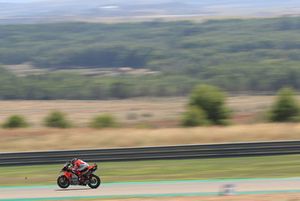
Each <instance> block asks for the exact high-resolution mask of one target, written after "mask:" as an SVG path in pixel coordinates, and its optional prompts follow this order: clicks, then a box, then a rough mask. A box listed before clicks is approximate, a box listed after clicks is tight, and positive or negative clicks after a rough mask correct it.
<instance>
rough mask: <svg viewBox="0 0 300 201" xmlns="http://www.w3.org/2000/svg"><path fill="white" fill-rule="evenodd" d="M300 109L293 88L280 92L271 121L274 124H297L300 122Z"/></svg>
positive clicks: (273, 107) (270, 117) (272, 110)
mask: <svg viewBox="0 0 300 201" xmlns="http://www.w3.org/2000/svg"><path fill="white" fill-rule="evenodd" d="M299 117H300V107H299V104H298V102H297V100H296V98H295V92H294V91H293V89H291V88H283V89H281V90H280V91H279V92H278V95H277V99H276V101H275V103H274V104H273V106H272V108H271V111H270V115H269V119H270V121H272V122H295V121H299V120H300V118H299Z"/></svg>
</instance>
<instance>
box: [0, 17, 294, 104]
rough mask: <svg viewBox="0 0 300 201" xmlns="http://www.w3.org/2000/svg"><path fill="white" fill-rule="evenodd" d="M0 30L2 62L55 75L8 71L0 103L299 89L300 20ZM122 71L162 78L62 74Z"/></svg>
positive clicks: (9, 27)
mask: <svg viewBox="0 0 300 201" xmlns="http://www.w3.org/2000/svg"><path fill="white" fill-rule="evenodd" d="M0 29H1V33H0V63H2V64H3V65H4V66H7V65H8V66H11V65H19V64H24V63H26V64H27V65H32V66H33V67H35V68H36V69H46V70H47V72H48V73H49V71H50V72H53V73H50V74H45V75H44V74H43V73H42V74H41V75H37V76H34V75H32V76H28V77H25V78H17V77H15V75H12V74H10V75H9V76H11V79H10V80H8V79H7V77H8V76H7V75H6V74H5V73H4V71H3V72H2V73H1V75H0V76H1V78H0V82H1V83H2V85H0V88H1V87H2V90H1V91H2V92H1V93H2V94H1V93H0V95H2V96H0V97H2V98H5V99H7V98H26V99H28V98H33V99H39V98H42V99H55V98H66V99H78V98H79V99H95V98H96V99H98V98H100V99H101V98H127V97H135V96H174V95H185V94H187V93H189V92H190V90H191V89H192V88H193V87H194V86H195V85H196V84H199V83H209V84H214V85H217V86H220V87H222V88H223V89H225V90H227V91H229V92H233V93H237V92H238V93H240V92H245V91H247V92H249V91H250V92H261V91H263V92H274V91H276V90H278V89H279V88H280V87H283V86H286V85H289V86H292V87H294V88H296V89H300V81H299V80H300V68H299V65H300V56H299V55H300V36H299V30H300V17H282V18H273V19H247V20H246V19H244V20H241V19H231V20H209V21H207V22H204V23H195V22H190V21H181V22H159V21H155V22H142V23H120V24H95V23H52V24H32V25H1V26H0ZM120 67H131V68H132V69H146V70H149V71H150V72H159V73H158V74H151V73H150V74H147V75H146V74H142V75H141V74H137V75H127V74H123V73H119V74H117V75H115V74H113V75H109V76H108V75H101V72H100V73H99V72H98V73H97V75H95V76H94V77H93V76H92V77H90V75H91V74H90V75H89V76H88V77H87V76H82V75H78V74H76V73H72V74H70V73H67V74H66V73H65V72H64V73H57V70H66V69H72V70H73V69H78V68H79V69H82V68H84V69H93V70H95V69H96V70H97V71H107V70H112V69H119V68H120ZM6 73H9V72H6ZM12 77H14V79H16V80H18V81H13V80H14V79H13V78H12ZM19 85H20V86H19ZM7 86H9V88H10V89H11V91H9V90H8V87H7ZM62 86H64V87H62ZM14 87H15V89H14ZM3 88H4V89H3ZM4 91H5V93H4ZM66 92H68V93H66ZM4 94H5V95H4Z"/></svg>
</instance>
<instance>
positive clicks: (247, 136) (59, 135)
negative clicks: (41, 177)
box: [0, 124, 300, 152]
mask: <svg viewBox="0 0 300 201" xmlns="http://www.w3.org/2000/svg"><path fill="white" fill-rule="evenodd" d="M0 139H1V146H0V151H4V152H6V151H31V150H57V149H80V148H82V149H84V148H107V147H132V146H154V145H174V144H196V143H219V142H242V141H267V140H295V139H300V124H247V125H233V126H228V127H215V126H214V127H198V128H159V129H138V128H117V129H103V130H97V129H91V128H72V129H48V128H28V129H13V130H4V129H1V130H0Z"/></svg>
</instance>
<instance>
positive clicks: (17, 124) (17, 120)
mask: <svg viewBox="0 0 300 201" xmlns="http://www.w3.org/2000/svg"><path fill="white" fill-rule="evenodd" d="M2 126H3V128H24V127H27V126H28V123H27V122H26V120H25V118H24V117H23V116H20V115H13V116H10V117H9V118H8V119H7V120H6V121H5V122H4V124H3V125H2Z"/></svg>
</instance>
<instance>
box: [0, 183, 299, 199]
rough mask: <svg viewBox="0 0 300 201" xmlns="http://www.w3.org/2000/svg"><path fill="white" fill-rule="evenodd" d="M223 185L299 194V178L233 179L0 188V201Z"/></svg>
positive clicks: (180, 192) (184, 191)
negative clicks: (97, 185)
mask: <svg viewBox="0 0 300 201" xmlns="http://www.w3.org/2000/svg"><path fill="white" fill-rule="evenodd" d="M226 184H232V185H234V190H235V191H236V194H271V193H287V192H300V178H286V179H235V180H196V181H160V182H128V183H104V184H102V185H101V186H100V187H99V188H98V189H95V190H93V189H90V188H88V187H84V186H83V187H82V186H81V187H80V186H71V187H69V188H68V189H59V188H58V187H56V186H54V185H53V186H36V187H0V200H1V201H3V200H11V201H18V200H26V201H33V200H35V201H36V200H64V199H81V198H130V197H167V196H170V197H172V196H207V195H218V194H220V191H222V189H223V186H224V185H226Z"/></svg>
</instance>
